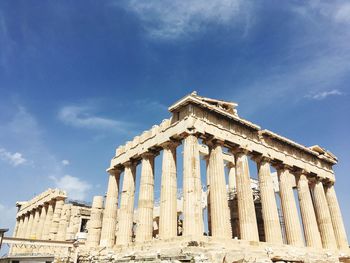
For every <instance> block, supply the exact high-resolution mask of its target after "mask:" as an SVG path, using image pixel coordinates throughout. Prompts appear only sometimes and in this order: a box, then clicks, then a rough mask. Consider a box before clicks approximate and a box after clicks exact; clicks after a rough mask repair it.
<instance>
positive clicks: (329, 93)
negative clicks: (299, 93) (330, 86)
mask: <svg viewBox="0 0 350 263" xmlns="http://www.w3.org/2000/svg"><path fill="white" fill-rule="evenodd" d="M336 95H338V96H339V95H343V93H342V92H340V91H339V90H337V89H334V90H329V91H322V92H318V93H316V94H309V95H306V96H305V97H306V98H309V99H314V100H323V99H325V98H327V97H329V96H336Z"/></svg>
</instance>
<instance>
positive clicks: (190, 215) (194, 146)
mask: <svg viewBox="0 0 350 263" xmlns="http://www.w3.org/2000/svg"><path fill="white" fill-rule="evenodd" d="M183 151H184V154H183V236H192V237H201V236H203V231H204V225H203V209H202V204H201V197H202V182H201V173H200V160H199V149H198V139H197V137H196V136H195V135H192V134H191V135H188V136H187V137H186V138H185V139H184V148H183Z"/></svg>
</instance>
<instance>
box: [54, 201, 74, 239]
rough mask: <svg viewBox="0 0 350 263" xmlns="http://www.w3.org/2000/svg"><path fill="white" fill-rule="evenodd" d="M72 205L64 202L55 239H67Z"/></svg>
mask: <svg viewBox="0 0 350 263" xmlns="http://www.w3.org/2000/svg"><path fill="white" fill-rule="evenodd" d="M70 211H71V205H70V204H64V205H63V208H62V212H61V217H60V222H59V224H58V230H57V235H56V239H55V240H59V241H66V236H67V228H68V224H69V219H70Z"/></svg>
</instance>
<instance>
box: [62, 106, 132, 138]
mask: <svg viewBox="0 0 350 263" xmlns="http://www.w3.org/2000/svg"><path fill="white" fill-rule="evenodd" d="M58 118H59V119H60V120H61V121H62V122H64V123H65V124H67V125H70V126H73V127H77V128H88V129H99V130H101V129H108V130H112V131H113V130H114V131H119V132H124V131H125V128H126V127H128V126H129V124H128V123H126V122H122V121H116V120H112V119H109V118H103V117H99V116H95V115H93V114H92V113H91V108H89V107H84V106H65V107H63V108H61V109H60V111H59V113H58Z"/></svg>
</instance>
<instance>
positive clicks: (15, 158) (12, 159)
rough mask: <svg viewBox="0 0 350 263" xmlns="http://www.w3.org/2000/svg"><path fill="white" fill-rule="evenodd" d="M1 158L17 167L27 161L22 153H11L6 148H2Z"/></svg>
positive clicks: (0, 150) (0, 149)
mask: <svg viewBox="0 0 350 263" xmlns="http://www.w3.org/2000/svg"><path fill="white" fill-rule="evenodd" d="M0 159H1V160H3V161H5V162H8V163H9V164H10V165H12V166H15V167H16V166H18V165H21V164H24V163H26V162H27V160H26V159H25V158H24V157H23V155H22V154H21V153H19V152H15V153H11V152H9V151H6V149H4V148H0Z"/></svg>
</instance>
